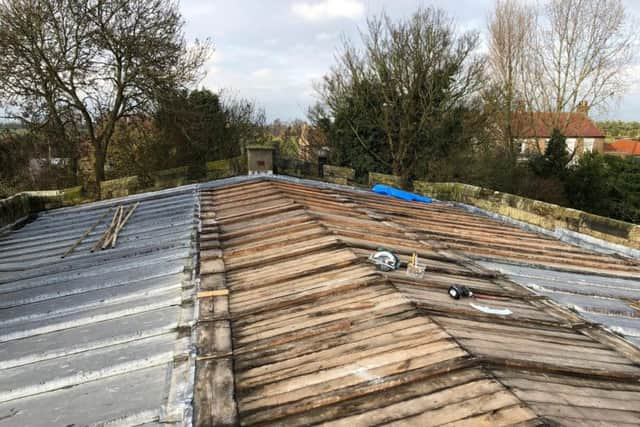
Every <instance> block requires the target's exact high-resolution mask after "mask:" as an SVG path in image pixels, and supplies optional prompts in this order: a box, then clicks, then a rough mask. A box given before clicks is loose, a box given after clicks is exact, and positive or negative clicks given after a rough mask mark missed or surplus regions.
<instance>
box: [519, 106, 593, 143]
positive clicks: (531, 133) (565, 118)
mask: <svg viewBox="0 0 640 427" xmlns="http://www.w3.org/2000/svg"><path fill="white" fill-rule="evenodd" d="M512 126H513V134H514V135H515V136H516V137H517V138H550V137H551V134H552V133H553V128H554V127H558V128H559V129H561V131H562V133H563V135H564V136H566V137H568V138H604V136H605V135H604V133H603V132H602V131H601V130H600V129H599V128H598V126H596V124H595V123H594V122H593V121H592V120H591V119H590V118H589V117H588V116H587V115H586V114H584V113H558V114H555V113H547V112H536V113H518V114H516V115H515V117H514V119H513V125H512Z"/></svg>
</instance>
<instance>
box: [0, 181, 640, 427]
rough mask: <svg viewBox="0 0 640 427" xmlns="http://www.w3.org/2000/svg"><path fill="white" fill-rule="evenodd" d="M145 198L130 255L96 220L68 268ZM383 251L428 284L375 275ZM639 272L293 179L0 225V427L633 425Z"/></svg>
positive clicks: (466, 221)
mask: <svg viewBox="0 0 640 427" xmlns="http://www.w3.org/2000/svg"><path fill="white" fill-rule="evenodd" d="M138 202H139V207H138V208H137V210H136V211H135V213H134V215H133V216H132V217H131V219H130V220H129V222H128V223H127V226H126V227H125V228H124V229H122V231H121V234H120V237H119V240H118V245H117V246H116V247H115V248H113V249H108V250H104V251H97V252H93V253H92V252H90V251H89V248H90V247H91V246H92V245H93V244H94V243H95V242H96V241H97V240H98V239H99V237H100V235H101V234H102V233H103V231H104V230H105V229H106V228H107V227H108V225H109V224H108V221H103V222H102V223H100V225H98V226H97V227H96V228H95V229H94V231H91V232H90V233H89V234H88V235H87V237H86V239H85V240H84V241H82V242H81V243H80V244H79V245H78V246H77V247H76V248H75V251H74V252H73V253H72V254H70V255H69V256H67V257H65V258H61V254H63V253H64V252H65V251H66V250H68V248H70V247H71V246H72V245H74V243H76V242H77V241H78V237H79V236H81V235H83V232H85V230H87V229H90V227H91V226H92V225H93V224H95V223H96V220H97V219H99V218H101V217H102V216H103V215H105V213H107V214H108V213H109V212H111V211H110V209H112V208H113V207H115V206H118V205H122V204H125V205H131V204H133V203H138ZM381 246H382V247H384V248H386V249H388V250H390V251H392V252H393V253H394V254H396V255H397V256H398V257H399V258H400V260H401V261H402V262H407V261H408V260H409V259H410V258H411V257H412V256H413V254H417V255H418V257H419V258H420V260H421V262H422V263H424V265H425V266H426V273H425V274H424V276H422V277H419V276H411V275H408V274H406V272H405V270H404V268H402V267H401V269H399V270H396V271H389V272H382V271H378V270H377V269H376V268H375V266H374V265H372V264H371V263H369V262H368V261H367V258H368V256H369V254H371V252H372V251H374V250H376V248H378V247H381ZM638 277H640V262H638V260H634V259H629V258H623V257H619V256H612V255H607V254H603V253H599V252H595V251H593V250H591V249H589V248H586V247H580V246H572V245H569V244H567V243H564V242H562V241H560V240H557V239H555V238H554V237H552V236H545V235H543V234H540V233H538V232H534V231H529V230H527V229H525V228H523V227H522V226H521V225H517V224H513V223H508V222H506V221H502V220H499V219H492V218H490V217H488V216H486V215H481V214H479V213H478V212H477V210H473V209H467V208H465V206H463V205H452V204H450V203H445V202H438V201H436V202H434V203H432V204H423V203H416V202H406V201H400V200H397V199H390V198H388V197H386V196H382V195H378V194H375V193H372V192H370V191H365V190H358V189H354V188H351V187H347V186H340V185H333V184H328V183H324V182H317V181H309V180H301V179H294V178H289V177H284V176H278V175H271V176H267V175H254V176H250V177H249V176H245V177H234V178H228V179H224V180H217V181H212V182H208V183H203V184H198V185H190V186H183V187H179V188H175V189H171V190H164V191H160V192H152V193H144V194H139V195H135V196H128V197H126V198H122V199H113V200H106V201H101V202H96V203H91V204H87V205H82V206H75V207H70V208H63V209H57V210H52V211H47V212H43V213H40V214H39V216H38V217H37V218H36V219H35V220H33V221H31V222H28V223H27V224H26V225H24V226H23V227H22V228H20V229H17V230H12V231H10V232H8V233H6V234H3V235H0V308H2V309H1V310H0V343H2V345H0V378H2V381H0V425H1V426H10V427H12V426H26V425H29V426H40V425H43V426H44V425H47V426H49V425H63V426H64V425H129V426H138V425H140V426H142V425H144V426H151V425H196V426H232V425H247V426H249V425H287V426H306V425H335V426H340V425H342V426H355V425H382V424H392V423H395V424H403V425H416V426H430V425H443V424H449V423H450V424H456V425H515V424H518V425H531V426H534V425H536V426H537V425H605V424H613V425H638V424H640V413H639V412H638V405H639V403H640V316H639V315H638V311H637V310H638V308H634V307H636V305H635V302H637V301H638V300H640V280H639V279H638ZM461 284H463V285H465V286H467V287H469V288H471V289H472V290H473V291H474V292H475V294H476V298H466V299H464V298H463V299H459V300H454V299H452V298H451V297H450V296H449V294H448V288H449V287H450V286H452V285H461ZM601 325H604V326H601Z"/></svg>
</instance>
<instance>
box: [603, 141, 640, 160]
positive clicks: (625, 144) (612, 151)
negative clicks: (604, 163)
mask: <svg viewBox="0 0 640 427" xmlns="http://www.w3.org/2000/svg"><path fill="white" fill-rule="evenodd" d="M604 154H607V155H609V156H619V157H626V156H634V157H640V141H633V140H631V139H620V140H618V141H616V142H612V143H610V144H605V145H604Z"/></svg>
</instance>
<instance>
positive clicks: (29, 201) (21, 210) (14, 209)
mask: <svg viewBox="0 0 640 427" xmlns="http://www.w3.org/2000/svg"><path fill="white" fill-rule="evenodd" d="M61 206H64V197H63V192H61V191H27V192H24V193H18V194H15V195H13V196H11V197H7V198H6V199H2V200H0V231H2V230H3V229H4V228H5V227H8V226H11V225H13V224H15V223H17V222H20V221H23V220H26V219H27V218H28V217H29V216H30V215H32V214H34V213H36V212H38V211H42V210H45V209H53V208H58V207H61Z"/></svg>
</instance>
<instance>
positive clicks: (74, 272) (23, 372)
mask: <svg viewBox="0 0 640 427" xmlns="http://www.w3.org/2000/svg"><path fill="white" fill-rule="evenodd" d="M138 201H139V202H140V205H139V206H138V207H137V209H136V210H135V212H134V213H133V215H132V216H131V218H130V219H129V221H128V222H127V224H126V226H125V227H124V228H123V229H122V231H121V232H120V235H119V238H118V241H117V245H116V247H115V248H114V249H109V250H105V251H97V252H93V253H91V252H90V250H89V249H90V248H91V247H92V246H93V244H94V243H95V242H96V241H97V240H98V239H99V238H100V236H101V235H102V233H103V232H104V231H105V229H106V227H107V225H108V223H109V219H110V217H109V218H107V219H105V220H103V221H102V222H101V223H100V225H98V226H97V228H96V229H95V231H93V232H92V233H90V234H89V235H88V236H87V238H86V239H85V240H84V241H83V242H82V243H81V244H80V245H79V246H77V247H76V248H75V250H74V251H73V253H71V254H70V255H68V256H66V257H65V258H64V259H63V258H61V255H62V254H63V253H65V252H66V251H67V249H68V248H70V247H71V246H72V245H73V244H74V242H76V241H77V239H78V237H79V236H80V235H82V234H83V232H84V231H85V230H87V229H88V228H89V227H90V226H91V225H93V224H94V223H96V220H97V219H98V218H100V217H102V216H103V214H104V213H108V212H109V209H110V208H111V207H113V206H116V205H119V204H128V205H130V204H131V203H133V202H138ZM196 202H197V197H196V193H195V187H182V188H179V189H174V190H168V191H163V192H157V193H149V194H144V195H139V196H133V197H128V198H124V199H117V200H109V201H105V202H99V203H92V204H89V205H84V206H77V207H73V208H65V209H57V210H53V211H49V212H43V213H40V214H39V216H38V218H37V219H36V220H35V221H33V222H31V223H29V224H27V225H26V226H24V227H23V228H21V229H19V230H16V231H13V232H11V233H9V234H5V235H0V377H1V378H2V380H1V381H0V420H2V421H1V422H0V424H2V425H4V426H26V425H30V426H40V425H43V426H44V425H51V424H55V425H78V426H79V425H94V424H96V425H103V424H109V423H110V422H114V423H119V425H138V424H143V423H147V422H155V421H158V420H159V419H161V417H163V418H164V419H178V420H179V419H181V418H183V412H185V410H186V409H188V406H189V405H188V396H186V395H184V394H183V393H184V392H186V391H188V384H189V383H190V381H189V372H190V368H191V369H192V368H193V362H189V359H188V357H187V356H188V354H189V351H190V349H189V344H190V337H189V335H188V334H187V335H185V334H184V333H183V332H181V328H185V327H187V328H188V327H189V322H190V320H191V318H192V317H193V309H192V307H189V306H187V307H183V306H181V304H182V296H183V293H185V292H187V291H186V290H185V289H189V286H190V283H191V274H190V272H189V271H188V269H187V267H188V266H189V265H190V264H191V259H192V257H193V252H194V246H193V245H194V243H195V240H194V239H193V238H192V237H194V236H195V228H196V223H195V222H194V220H193V218H194V213H195V210H196V205H197V203H196ZM183 288H184V289H183ZM54 420H55V421H54Z"/></svg>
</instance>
